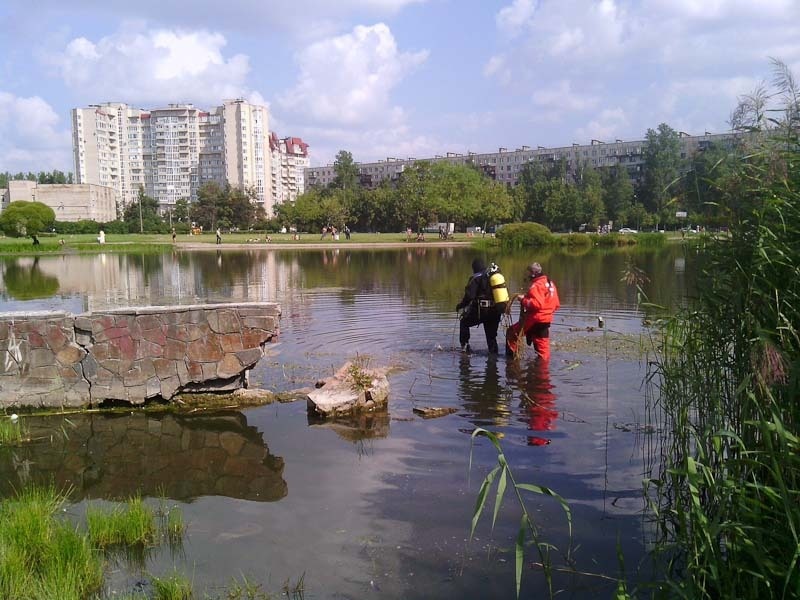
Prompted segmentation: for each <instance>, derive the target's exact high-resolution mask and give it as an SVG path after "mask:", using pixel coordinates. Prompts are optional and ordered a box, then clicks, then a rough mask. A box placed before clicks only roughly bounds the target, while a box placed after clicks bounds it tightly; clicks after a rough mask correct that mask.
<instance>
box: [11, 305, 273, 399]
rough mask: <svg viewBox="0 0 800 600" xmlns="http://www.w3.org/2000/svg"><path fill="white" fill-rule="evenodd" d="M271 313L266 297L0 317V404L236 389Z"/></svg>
mask: <svg viewBox="0 0 800 600" xmlns="http://www.w3.org/2000/svg"><path fill="white" fill-rule="evenodd" d="M279 315H280V309H279V308H278V306H277V305H276V304H272V303H245V304H214V305H200V306H179V307H148V308H127V309H118V310H111V311H104V312H102V313H89V314H84V315H80V316H72V315H66V314H64V313H48V314H46V315H43V314H37V315H25V316H19V315H15V316H13V317H12V316H10V315H6V316H3V315H0V406H55V407H58V406H85V405H89V404H92V403H100V402H103V401H105V400H121V401H127V402H131V403H133V404H140V403H142V402H144V401H145V400H146V399H147V398H154V397H161V398H164V399H167V400H168V399H170V398H172V397H173V396H174V395H175V394H176V393H177V392H179V391H218V390H231V389H236V388H239V387H242V386H243V385H244V384H245V374H246V372H247V370H249V369H251V368H252V367H253V366H254V365H255V364H256V363H257V362H258V361H259V359H260V358H261V357H262V356H263V345H264V344H265V343H266V342H268V341H269V340H271V339H272V338H273V336H274V335H276V334H277V331H278V318H279Z"/></svg>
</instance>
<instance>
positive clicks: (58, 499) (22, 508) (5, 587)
mask: <svg viewBox="0 0 800 600" xmlns="http://www.w3.org/2000/svg"><path fill="white" fill-rule="evenodd" d="M64 500H65V495H64V494H63V493H59V492H56V491H55V489H54V488H53V487H47V488H39V487H33V488H28V489H26V490H23V491H22V492H20V493H19V494H18V495H17V496H16V497H15V498H9V499H6V500H4V501H3V502H2V504H0V597H2V598H5V599H8V600H16V599H19V600H21V599H42V600H44V599H49V598H60V599H61V598H63V599H66V600H73V599H74V600H82V599H83V598H88V597H90V596H91V595H92V594H94V593H95V592H96V591H98V590H99V589H100V588H101V586H102V584H103V561H102V557H101V556H100V554H99V553H97V552H96V551H95V550H93V549H92V547H91V545H90V544H89V541H88V539H87V538H86V536H84V535H81V534H80V533H78V532H77V531H76V530H75V529H74V528H73V527H72V526H71V525H70V524H69V523H65V522H62V521H60V520H59V519H57V518H56V514H57V512H58V510H59V509H60V507H61V506H62V505H63V503H64Z"/></svg>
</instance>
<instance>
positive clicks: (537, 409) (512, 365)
mask: <svg viewBox="0 0 800 600" xmlns="http://www.w3.org/2000/svg"><path fill="white" fill-rule="evenodd" d="M506 378H507V379H508V382H509V383H510V384H513V383H516V384H517V385H519V388H520V390H521V391H522V403H523V406H524V407H525V410H526V412H527V413H528V430H529V431H532V432H534V434H533V435H529V436H528V445H529V446H546V445H547V444H549V443H550V441H551V440H550V438H547V437H544V436H542V435H538V434H537V432H546V431H553V430H554V429H555V425H554V421H555V420H556V419H557V418H558V411H557V410H556V409H555V403H556V395H555V394H554V393H553V391H552V390H553V385H552V384H551V383H550V363H549V362H548V361H546V360H535V361H530V362H527V363H525V364H520V363H519V362H518V361H509V362H508V363H507V365H506Z"/></svg>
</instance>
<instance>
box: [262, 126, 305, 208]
mask: <svg viewBox="0 0 800 600" xmlns="http://www.w3.org/2000/svg"><path fill="white" fill-rule="evenodd" d="M269 148H270V152H271V154H272V198H273V204H280V203H283V202H294V200H295V199H296V198H297V196H299V195H300V194H302V193H303V192H304V191H305V187H306V186H305V178H304V172H305V169H306V168H308V166H309V164H310V161H309V157H308V144H306V143H305V142H304V141H303V140H302V139H301V138H299V137H286V138H282V139H281V138H278V135H277V134H276V133H275V132H274V131H273V132H271V133H270V135H269Z"/></svg>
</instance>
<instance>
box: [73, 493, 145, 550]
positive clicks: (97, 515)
mask: <svg viewBox="0 0 800 600" xmlns="http://www.w3.org/2000/svg"><path fill="white" fill-rule="evenodd" d="M86 525H87V527H88V529H89V539H90V540H91V542H92V543H93V544H94V545H96V546H97V547H99V548H107V547H109V546H117V545H120V546H135V545H145V544H149V543H151V542H153V541H154V539H155V534H156V526H155V519H154V514H153V509H152V508H150V507H149V506H147V505H146V504H145V503H144V502H143V501H142V499H141V498H140V497H139V496H134V497H133V498H131V499H130V500H128V502H127V503H126V504H125V505H121V506H116V507H114V508H113V509H111V510H104V509H102V508H99V507H96V506H89V507H88V508H87V509H86Z"/></svg>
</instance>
